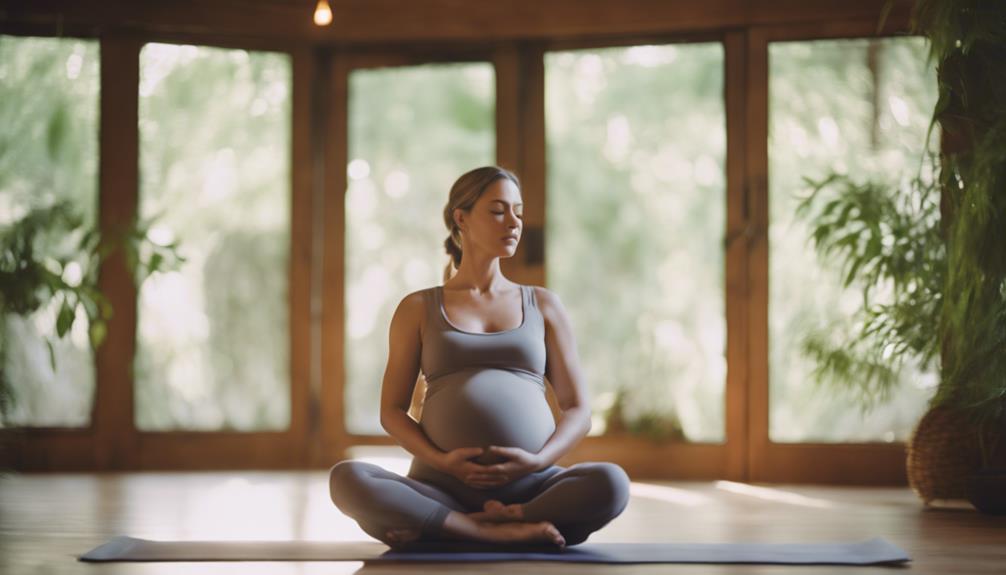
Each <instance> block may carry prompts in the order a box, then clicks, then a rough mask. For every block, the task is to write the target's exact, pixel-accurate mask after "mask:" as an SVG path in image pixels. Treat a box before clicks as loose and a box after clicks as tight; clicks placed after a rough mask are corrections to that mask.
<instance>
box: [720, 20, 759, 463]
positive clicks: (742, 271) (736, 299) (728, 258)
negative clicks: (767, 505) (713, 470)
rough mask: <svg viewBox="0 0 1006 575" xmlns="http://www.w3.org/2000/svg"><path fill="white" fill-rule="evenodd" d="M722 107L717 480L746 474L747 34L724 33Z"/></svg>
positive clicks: (748, 231) (748, 292)
mask: <svg viewBox="0 0 1006 575" xmlns="http://www.w3.org/2000/svg"><path fill="white" fill-rule="evenodd" d="M723 49H724V55H725V70H724V89H723V93H724V97H725V102H724V104H725V107H726V128H725V129H726V142H727V149H726V187H727V189H726V195H727V201H726V211H727V214H726V230H725V237H724V241H723V250H724V254H723V256H724V257H723V266H724V270H723V277H724V278H725V282H724V297H725V299H726V302H725V304H726V305H725V308H724V309H725V311H726V324H727V330H726V338H727V341H726V358H727V375H726V386H725V397H724V402H725V405H724V409H725V417H724V421H725V423H726V429H725V430H724V433H725V435H726V450H727V465H726V468H725V469H724V470H723V472H722V476H723V477H726V478H730V479H734V480H743V479H745V478H747V476H748V475H747V474H748V467H747V466H748V463H747V458H748V453H747V437H748V433H749V432H750V429H749V427H748V417H747V415H748V414H747V403H748V337H749V335H750V334H749V333H748V324H747V313H748V311H747V306H748V301H749V296H750V289H749V286H748V238H749V237H750V235H749V233H750V231H751V230H752V227H751V226H752V223H751V220H750V214H749V210H748V209H747V202H748V201H749V200H748V198H747V195H746V193H747V187H746V185H745V177H746V173H745V146H746V144H747V141H746V140H745V134H746V99H745V94H746V90H745V88H746V82H747V51H746V50H747V35H746V33H745V32H730V33H728V34H727V35H726V37H725V38H724V40H723Z"/></svg>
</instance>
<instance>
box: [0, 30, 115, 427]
mask: <svg viewBox="0 0 1006 575" xmlns="http://www.w3.org/2000/svg"><path fill="white" fill-rule="evenodd" d="M99 54H100V53H99V49H98V42H95V41H84V40H73V39H59V38H31V37H12V36H0V229H2V228H6V227H8V226H10V225H11V224H13V223H15V222H17V221H19V220H21V218H22V217H24V215H25V214H26V213H27V212H28V211H29V210H32V209H35V208H44V207H48V206H51V205H53V204H54V203H56V202H60V201H67V202H69V204H70V206H71V208H72V209H73V210H74V211H76V212H77V213H79V214H80V215H82V216H83V228H91V227H93V226H94V225H95V223H96V221H97V206H98V97H99V92H100V74H99V69H100V68H99V64H100V62H99V59H100V58H99ZM82 234H83V230H82V229H81V230H77V231H76V232H74V233H72V234H69V235H67V234H65V233H64V232H63V231H62V230H59V231H58V232H53V233H50V234H45V235H44V237H42V238H39V241H37V243H36V246H41V249H42V250H43V251H44V254H45V255H46V256H49V257H50V262H51V264H52V265H51V266H48V267H49V268H50V269H51V271H54V272H56V273H62V277H63V279H64V281H66V282H68V283H70V284H73V283H75V282H76V281H79V278H80V275H81V272H82V269H81V267H80V266H78V265H74V264H70V265H67V266H66V268H65V269H59V268H60V266H59V265H58V262H56V261H55V259H52V258H54V257H56V256H58V255H67V256H68V255H70V254H72V253H74V250H75V247H76V246H77V245H78V243H79V241H80V239H81V236H82ZM61 305H62V299H61V298H52V300H51V301H50V302H49V303H48V304H47V305H44V306H43V307H42V308H40V309H39V310H38V311H37V312H36V313H34V314H33V315H31V316H28V317H22V316H20V315H14V314H8V315H7V316H6V322H5V324H0V330H3V333H0V354H2V355H0V361H2V362H3V373H4V376H5V377H7V380H8V382H9V385H10V386H11V392H12V394H13V401H12V406H11V412H10V413H9V414H8V415H9V417H8V419H7V421H6V422H0V423H5V424H9V425H14V426H53V427H86V426H87V425H89V424H90V421H91V406H92V403H93V399H94V389H95V371H94V357H93V353H92V351H91V347H90V344H89V342H88V321H87V316H86V314H84V313H83V311H78V314H77V317H76V318H75V320H74V323H73V327H72V329H71V331H70V332H68V333H67V334H66V335H65V337H63V338H58V337H56V330H55V328H54V326H55V323H56V322H55V318H56V315H57V313H58V312H59V309H60V306H61ZM46 338H49V340H51V341H52V343H53V354H52V358H50V353H49V348H48V345H47V343H46ZM53 359H54V360H55V371H54V370H53V362H52V360H53Z"/></svg>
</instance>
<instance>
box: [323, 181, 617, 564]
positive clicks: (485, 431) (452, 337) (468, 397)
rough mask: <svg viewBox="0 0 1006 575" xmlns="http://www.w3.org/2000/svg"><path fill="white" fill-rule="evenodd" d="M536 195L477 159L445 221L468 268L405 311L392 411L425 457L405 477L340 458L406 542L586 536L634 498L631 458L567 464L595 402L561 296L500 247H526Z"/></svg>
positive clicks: (338, 493)
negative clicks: (526, 277) (527, 275)
mask: <svg viewBox="0 0 1006 575" xmlns="http://www.w3.org/2000/svg"><path fill="white" fill-rule="evenodd" d="M522 206H523V204H522V202H521V195H520V183H519V181H518V179H517V177H516V176H515V175H514V174H513V173H512V172H510V171H508V170H506V169H503V168H500V167H497V166H487V167H482V168H477V169H474V170H472V171H470V172H468V173H466V174H464V175H462V176H461V177H460V178H458V180H457V182H455V184H454V186H453V187H452V188H451V192H450V198H449V200H448V203H447V206H446V207H445V208H444V222H445V224H446V225H447V227H448V229H449V230H450V236H449V237H448V238H447V240H446V241H445V246H446V249H447V252H448V253H449V254H450V255H451V260H452V264H453V266H454V267H455V268H456V269H457V273H456V274H455V275H453V276H452V277H450V278H449V279H448V281H447V282H446V283H445V284H444V285H443V286H434V287H431V288H426V289H423V290H419V291H415V292H413V293H410V294H408V295H407V296H405V297H404V298H403V299H402V301H401V302H400V303H399V305H398V308H397V309H396V310H395V313H394V316H393V317H392V319H391V328H390V338H389V353H388V365H387V368H386V370H385V373H384V380H383V384H382V390H381V424H382V426H383V427H384V429H385V430H387V432H388V433H389V434H390V435H391V436H392V437H394V438H395V440H396V441H398V443H400V444H401V445H402V446H403V447H404V448H405V449H406V450H408V451H409V452H410V453H411V454H412V455H413V456H414V457H413V460H412V465H411V468H410V469H409V472H408V474H407V475H406V476H404V477H403V476H401V475H399V474H396V473H393V472H391V471H388V470H386V469H384V468H382V467H380V466H377V465H374V464H371V463H367V462H363V461H354V460H346V461H340V462H339V463H337V464H335V465H334V466H333V467H332V468H331V470H330V473H329V487H330V490H331V496H332V501H333V502H334V503H335V505H336V506H337V507H338V508H339V510H341V511H342V512H343V513H345V514H346V515H348V516H350V517H352V518H353V519H354V520H356V521H357V523H359V525H360V527H361V528H362V529H363V530H364V531H365V532H366V533H368V534H369V535H371V536H373V537H374V538H376V539H378V540H380V541H382V542H384V543H386V544H388V545H390V546H392V547H396V548H397V547H403V546H406V545H407V544H409V543H412V542H426V541H464V540H468V541H485V542H496V543H501V544H507V543H538V544H547V545H548V544H551V545H555V546H558V547H562V546H565V545H575V544H577V543H581V542H583V541H584V540H586V539H587V537H588V536H589V535H590V534H591V533H593V532H594V531H597V530H598V529H600V528H601V527H603V526H604V525H606V524H607V523H609V522H610V521H611V520H612V519H614V518H615V517H617V516H618V515H619V514H620V513H621V512H622V511H623V510H624V509H625V506H626V504H627V502H628V499H629V478H628V476H627V475H626V474H625V471H623V470H622V468H621V467H619V466H618V465H616V464H614V463H609V462H586V463H578V464H575V465H571V466H569V467H562V466H559V465H556V464H555V462H556V461H557V460H558V459H559V458H560V457H562V456H563V455H564V454H566V453H567V452H569V450H571V449H572V448H573V447H574V446H575V445H576V443H577V442H579V441H580V439H582V438H583V436H584V435H586V434H587V432H588V431H589V429H590V407H589V403H588V400H587V391H586V384H585V382H584V378H583V375H582V373H581V371H580V366H579V360H578V356H577V352H576V342H575V339H574V336H573V330H572V327H571V323H570V321H569V319H568V317H567V315H566V311H565V309H564V308H563V306H562V303H561V301H560V300H559V298H558V297H556V295H555V294H553V293H552V292H550V291H549V290H547V289H545V288H542V287H537V286H531V285H522V284H517V283H514V282H512V281H510V280H509V279H507V278H506V277H504V276H503V274H502V272H501V271H500V264H499V260H500V258H501V257H511V256H513V255H514V252H515V251H516V249H517V243H518V242H519V240H520V237H521V232H522V229H523V215H522V213H523V207H522ZM449 265H451V264H449ZM448 272H449V270H448ZM420 370H422V373H423V375H424V376H425V378H426V385H427V387H426V397H425V400H424V403H423V409H422V415H421V416H420V418H419V421H418V423H417V422H416V421H415V420H414V419H413V418H412V417H410V416H409V413H408V411H409V407H410V402H411V398H412V395H413V390H414V387H415V385H416V380H417V374H418V372H419V371H420ZM545 378H547V379H548V381H549V382H550V383H551V384H552V387H553V389H554V391H555V394H556V398H557V399H558V404H559V407H560V409H561V410H562V414H561V417H560V418H559V421H558V423H556V421H555V418H554V417H553V416H552V412H551V410H550V409H549V405H548V402H547V401H546V396H545Z"/></svg>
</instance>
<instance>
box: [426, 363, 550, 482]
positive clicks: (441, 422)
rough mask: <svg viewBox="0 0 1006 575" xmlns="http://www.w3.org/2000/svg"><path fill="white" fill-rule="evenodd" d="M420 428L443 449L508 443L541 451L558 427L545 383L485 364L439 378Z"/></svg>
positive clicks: (489, 458)
mask: <svg viewBox="0 0 1006 575" xmlns="http://www.w3.org/2000/svg"><path fill="white" fill-rule="evenodd" d="M420 426H422V428H423V431H424V432H426V436H427V437H429V438H430V441H432V442H433V443H434V445H436V446H437V447H439V448H440V449H442V450H443V451H450V450H452V449H457V448H459V447H488V446H490V445H502V446H509V447H520V448H521V449H524V450H526V451H529V452H531V453H536V452H538V450H540V449H541V448H542V446H544V445H545V442H546V441H548V438H549V437H551V436H552V432H554V431H555V419H554V418H553V417H552V411H551V410H550V409H549V406H548V401H547V400H546V399H545V392H544V389H543V388H542V385H541V384H540V383H538V382H536V381H532V380H530V379H525V378H524V377H521V376H519V375H517V374H515V373H513V372H511V371H507V370H504V369H490V368H479V369H477V370H464V371H459V372H456V373H452V374H450V375H447V376H444V377H441V378H439V379H437V380H436V381H435V382H434V383H433V384H432V385H431V386H430V388H429V390H428V391H427V395H426V400H425V402H424V403H423V414H422V417H421V420H420ZM501 460H503V458H500V457H496V456H487V455H483V456H481V457H479V458H477V459H476V461H478V462H479V463H495V462H496V461H501Z"/></svg>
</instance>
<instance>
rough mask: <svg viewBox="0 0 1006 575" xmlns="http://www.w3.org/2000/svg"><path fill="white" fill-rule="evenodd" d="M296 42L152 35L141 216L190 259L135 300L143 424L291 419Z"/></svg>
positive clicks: (272, 424)
mask: <svg viewBox="0 0 1006 575" xmlns="http://www.w3.org/2000/svg"><path fill="white" fill-rule="evenodd" d="M291 74H292V72H291V63H290V58H289V56H287V55H285V54H274V53H265V52H248V51H245V50H225V49H217V48H206V47H197V46H181V45H170V44H147V45H145V46H144V47H143V49H142V50H141V52H140V87H139V90H140V93H139V98H140V102H139V122H140V178H141V186H140V216H141V217H142V218H143V219H145V220H146V219H149V218H155V224H154V226H153V227H152V228H151V231H150V235H151V239H152V240H153V241H160V242H165V243H167V242H171V241H173V240H175V239H177V240H178V241H179V244H180V252H181V255H182V256H183V257H185V258H186V261H185V262H184V263H183V264H182V265H181V267H180V268H179V269H178V270H177V271H171V272H166V273H159V274H156V275H154V276H152V277H150V278H149V279H147V281H145V282H144V283H143V285H142V287H141V290H140V293H139V298H138V302H137V308H138V322H139V325H138V328H137V357H136V362H135V378H136V394H135V401H136V411H135V413H136V424H137V427H138V428H140V429H142V430H177V429H191V430H222V429H228V430H239V431H253V430H282V429H286V428H287V427H288V426H289V424H290V368H289V347H290V335H289V333H290V332H289V321H288V317H289V310H288V298H287V293H288V283H289V252H290V225H291V223H290V208H289V206H290V203H291V199H290V197H291V194H290V117H291V110H290V87H291Z"/></svg>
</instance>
